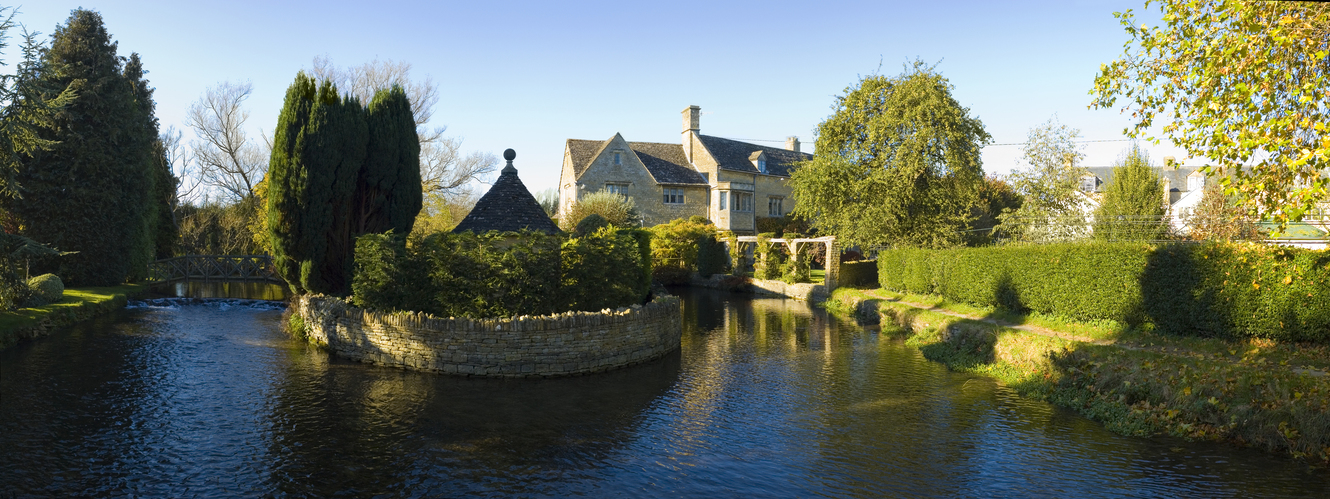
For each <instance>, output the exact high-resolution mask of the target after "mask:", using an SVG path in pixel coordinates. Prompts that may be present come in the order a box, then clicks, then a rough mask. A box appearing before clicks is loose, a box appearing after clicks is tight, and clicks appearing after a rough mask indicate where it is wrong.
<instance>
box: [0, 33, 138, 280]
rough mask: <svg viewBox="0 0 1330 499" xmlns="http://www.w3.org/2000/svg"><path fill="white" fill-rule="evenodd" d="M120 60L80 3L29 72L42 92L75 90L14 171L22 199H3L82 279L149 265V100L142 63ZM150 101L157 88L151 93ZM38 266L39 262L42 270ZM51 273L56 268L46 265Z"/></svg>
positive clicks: (121, 275) (68, 273)
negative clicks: (143, 91) (40, 145)
mask: <svg viewBox="0 0 1330 499" xmlns="http://www.w3.org/2000/svg"><path fill="white" fill-rule="evenodd" d="M134 61H135V67H134V68H130V67H127V66H125V65H123V64H122V59H121V58H120V57H118V56H117V55H116V43H115V42H113V41H112V40H111V36H110V34H109V33H107V31H106V28H105V26H104V25H103V23H102V18H101V15H100V14H98V13H96V12H93V11H88V10H83V9H79V10H75V11H73V13H71V14H70V17H69V19H68V20H67V21H66V22H65V24H64V25H61V26H57V27H56V30H55V33H54V34H53V35H52V40H51V46H50V48H48V49H46V50H44V51H42V57H41V61H40V62H39V65H38V67H37V68H36V71H35V73H34V74H33V75H32V77H31V79H30V80H28V81H27V82H24V83H23V84H25V85H32V88H34V89H37V91H47V90H44V89H50V90H53V91H60V89H67V90H69V91H71V92H72V94H65V95H66V97H65V98H64V102H63V104H64V105H63V106H62V107H61V109H60V110H59V111H58V112H56V113H55V114H54V116H52V119H51V120H50V121H51V125H52V126H50V127H46V128H43V129H41V130H40V131H39V132H38V135H39V137H40V139H41V140H43V141H44V143H45V144H47V146H48V147H46V148H45V149H37V150H32V151H31V152H30V154H29V156H28V157H26V158H24V159H23V161H22V162H21V165H20V167H19V169H18V172H17V174H16V176H15V177H16V181H17V185H19V186H20V192H19V193H20V194H21V196H22V197H21V198H15V199H9V200H7V201H6V202H5V205H6V208H7V211H8V212H9V214H10V215H11V216H13V217H14V218H15V219H16V220H17V225H18V226H19V227H20V229H21V232H22V233H23V235H25V236H27V237H30V238H32V239H34V240H37V241H40V242H43V243H46V244H50V245H52V246H54V247H57V248H59V249H61V250H65V251H77V252H78V253H76V254H72V255H68V256H65V257H62V258H60V259H59V261H58V269H56V273H57V274H58V275H60V276H61V278H62V279H64V280H65V282H66V283H68V284H71V285H75V286H87V285H113V284H118V283H121V282H124V280H125V279H126V278H128V277H132V276H133V275H135V274H138V273H139V272H141V270H139V269H137V268H136V266H138V265H139V264H142V263H146V261H147V258H150V255H147V254H145V253H144V252H145V251H147V250H148V248H150V245H149V244H148V242H149V241H151V240H152V238H151V237H150V235H149V234H148V233H147V231H148V227H149V224H148V223H146V222H145V220H146V219H147V215H148V214H147V209H146V206H148V201H149V195H150V193H151V192H152V190H153V188H154V187H153V184H154V182H153V180H152V178H153V177H152V175H151V169H150V164H151V161H150V160H149V159H148V158H150V148H151V141H150V140H145V139H144V138H143V137H144V136H145V134H146V133H147V132H146V131H145V129H147V128H148V124H149V123H150V122H151V121H152V118H151V113H152V110H151V106H150V105H148V106H143V105H140V104H139V99H137V98H136V95H135V92H136V90H135V85H136V84H137V83H136V82H135V81H131V80H137V81H138V82H141V83H143V84H144V88H146V82H142V80H141V76H142V66H141V64H139V63H138V61H137V58H135V59H134ZM146 98H147V100H148V101H150V94H149V95H147V96H146ZM34 270H35V271H36V270H38V269H34ZM40 270H43V271H45V270H48V269H40Z"/></svg>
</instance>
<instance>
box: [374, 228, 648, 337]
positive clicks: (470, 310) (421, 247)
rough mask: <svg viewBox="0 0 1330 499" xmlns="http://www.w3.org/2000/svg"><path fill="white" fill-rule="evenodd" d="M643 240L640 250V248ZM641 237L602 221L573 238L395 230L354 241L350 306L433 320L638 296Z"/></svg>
mask: <svg viewBox="0 0 1330 499" xmlns="http://www.w3.org/2000/svg"><path fill="white" fill-rule="evenodd" d="M644 245H645V247H644ZM649 252H650V240H649V238H648V236H646V235H645V234H642V233H641V232H640V231H635V230H623V231H616V230H615V229H614V228H613V227H605V228H601V229H599V230H597V231H595V232H594V233H592V234H589V235H586V236H582V237H572V238H568V237H565V236H563V235H553V236H551V235H545V234H543V233H538V232H522V233H515V232H506V233H498V232H489V233H486V234H479V235H477V234H474V233H471V232H463V233H458V234H453V233H439V234H433V235H430V236H428V237H426V238H424V239H423V240H419V241H412V244H408V242H407V240H406V238H405V237H403V236H400V235H395V234H366V235H364V236H361V237H360V238H359V239H358V240H357V241H356V265H355V273H354V278H353V280H352V290H353V291H354V296H353V298H352V303H354V304H355V305H357V306H360V307H364V308H371V309H378V310H409V311H420V312H426V313H429V314H432V315H436V316H440V317H473V318H485V317H512V316H517V315H544V314H552V313H559V312H565V311H569V310H584V311H592V310H601V309H603V308H617V307H622V306H627V305H632V304H636V303H642V302H643V301H644V300H645V299H646V296H647V294H648V293H649V292H650V277H649V276H650V274H649V272H650V267H649V265H650V261H649V260H647V261H646V262H645V265H644V260H643V255H644V254H649Z"/></svg>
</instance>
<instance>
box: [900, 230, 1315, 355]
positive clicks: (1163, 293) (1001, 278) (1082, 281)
mask: <svg viewBox="0 0 1330 499" xmlns="http://www.w3.org/2000/svg"><path fill="white" fill-rule="evenodd" d="M878 269H879V272H878V275H879V282H880V283H881V285H882V287H884V288H888V289H894V290H899V291H907V292H911V293H928V294H939V295H942V296H944V297H946V298H948V299H951V300H955V301H961V302H966V303H971V304H975V305H980V306H999V307H1002V308H1006V309H1009V310H1015V311H1025V310H1031V311H1036V312H1040V313H1045V314H1053V315H1058V316H1062V317H1066V318H1070V319H1074V320H1099V319H1107V320H1114V321H1120V322H1123V323H1125V324H1128V325H1140V324H1143V323H1146V322H1148V323H1151V324H1153V325H1154V326H1155V327H1156V329H1157V330H1159V331H1161V332H1164V333H1169V334H1177V335H1192V336H1221V337H1261V338H1272V339H1278V340H1285V341H1319V342H1327V341H1330V293H1327V292H1326V289H1327V288H1330V252H1325V251H1310V250H1297V249H1288V248H1274V247H1269V246H1262V245H1254V244H1231V243H1213V244H1201V245H1163V246H1154V245H1150V244H1144V243H1063V244H1049V245H1041V246H1008V247H987V248H967V249H953V250H919V249H901V250H889V251H883V252H880V253H879V254H878Z"/></svg>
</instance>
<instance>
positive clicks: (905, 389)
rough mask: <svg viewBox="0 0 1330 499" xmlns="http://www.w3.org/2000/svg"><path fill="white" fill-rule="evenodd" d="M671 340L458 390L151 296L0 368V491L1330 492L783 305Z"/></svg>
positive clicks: (692, 297)
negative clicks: (618, 363)
mask: <svg viewBox="0 0 1330 499" xmlns="http://www.w3.org/2000/svg"><path fill="white" fill-rule="evenodd" d="M677 292H678V293H680V294H681V296H682V298H683V301H684V314H685V321H684V324H685V331H684V335H683V341H682V348H681V349H680V350H679V352H677V353H675V354H671V355H669V356H667V357H666V358H664V359H661V360H658V361H655V362H651V363H648V364H644V365H639V366H635V367H630V368H627V369H622V370H618V371H613V372H610V373H604V374H597V375H591V376H583V377H575V378H564V379H546V380H490V379H465V378H456V377H448V376H443V375H436V374H428V373H417V372H410V371H404V370H400V369H393V368H380V367H374V366H369V365H364V364H359V363H354V362H348V361H345V360H340V359H338V358H336V357H333V356H330V355H329V354H327V353H326V352H323V351H321V350H319V349H316V348H313V347H311V346H308V345H306V344H304V343H301V342H299V341H296V340H293V339H291V338H290V337H288V336H287V335H286V334H285V333H284V332H283V331H282V330H281V327H280V318H281V314H282V310H281V307H280V305H279V304H275V303H274V302H263V301H247V300H236V299H213V300H205V301H197V300H184V299H176V300H155V301H151V302H146V303H145V302H137V303H133V304H131V307H129V308H127V309H126V310H125V311H123V312H122V313H120V314H118V315H116V316H111V317H106V318H104V319H101V320H96V321H93V322H89V323H86V324H83V325H80V326H76V327H72V328H68V329H66V330H61V331H57V332H55V333H54V334H52V335H51V336H49V337H45V338H41V339H38V340H35V341H29V342H25V343H23V344H21V345H18V346H16V347H13V348H10V349H8V350H6V351H3V352H0V497H11V496H16V497H29V496H37V497H45V496H91V497H107V496H145V497H252V496H290V497H309V496H314V497H335V496H342V497H369V496H376V497H463V496H537V497H570V496H584V497H602V496H611V497H614V496H630V497H632V496H638V497H813V496H831V497H894V496H911V497H929V496H938V497H1097V496H1101V497H1123V496H1141V497H1158V496H1175V497H1201V496H1203V497H1254V496H1279V497H1328V496H1330V474H1327V473H1326V472H1325V470H1324V469H1313V468H1310V467H1308V465H1307V464H1306V463H1303V462H1299V461H1295V460H1292V459H1288V458H1285V457H1282V456H1275V455H1271V454H1267V453H1262V452H1259V451H1254V450H1251V449H1241V448H1236V447H1232V446H1229V445H1224V444H1215V443H1204V442H1187V441H1184V440H1180V439H1172V438H1155V439H1141V438H1131V437H1124V436H1119V435H1115V434H1112V433H1109V432H1107V431H1106V430H1104V429H1103V428H1102V427H1101V426H1099V425H1098V424H1096V423H1094V422H1092V421H1089V420H1086V419H1084V418H1082V417H1080V416H1078V415H1076V414H1075V413H1072V412H1070V411H1065V410H1061V409H1058V408H1055V407H1052V406H1049V405H1048V404H1044V403H1040V402H1033V401H1030V400H1026V399H1022V398H1020V397H1019V396H1017V395H1016V394H1014V393H1013V392H1012V391H1011V390H1009V389H1007V388H1005V387H1003V386H1001V385H999V384H997V383H995V382H994V381H992V380H990V379H987V378H984V377H979V376H973V375H968V374H962V373H954V372H949V371H948V370H947V369H946V368H945V367H943V366H941V365H939V364H936V363H933V362H929V361H928V360H926V359H924V358H923V357H922V356H921V355H920V353H919V352H918V351H917V350H915V349H913V348H910V347H906V346H904V345H903V344H901V343H900V342H899V341H896V340H890V339H886V338H883V337H880V336H879V335H878V334H877V333H875V332H873V331H871V330H864V329H863V328H861V327H858V326H856V325H854V324H853V323H846V322H842V321H839V320H837V319H835V318H833V317H830V316H828V315H827V314H826V313H824V312H822V311H820V310H815V309H812V308H810V307H809V306H807V305H806V304H804V303H802V302H798V301H794V300H784V299H770V298H753V297H751V296H743V295H731V294H725V293H721V292H715V291H709V290H690V289H683V290H678V291H677Z"/></svg>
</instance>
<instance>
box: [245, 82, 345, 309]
mask: <svg viewBox="0 0 1330 499" xmlns="http://www.w3.org/2000/svg"><path fill="white" fill-rule="evenodd" d="M316 88H317V89H316ZM368 136H369V133H368V128H367V124H366V122H365V116H364V108H363V106H361V104H360V101H359V100H357V99H355V98H353V97H347V98H342V97H340V96H339V95H338V92H337V87H335V86H333V85H332V83H329V82H324V83H323V84H322V85H319V86H317V87H316V84H315V82H314V80H313V79H310V78H309V77H308V76H305V74H304V73H303V72H302V73H300V74H298V75H297V76H296V81H295V82H294V83H293V84H292V85H291V87H290V88H289V89H288V90H287V94H286V103H285V105H284V106H283V108H282V112H281V114H280V115H279V117H278V126H277V132H276V137H275V140H274V142H273V154H272V158H271V160H270V161H269V164H268V175H269V186H268V189H269V191H268V227H269V231H270V233H269V236H270V240H271V241H272V245H273V252H274V255H273V256H274V259H275V260H276V264H277V270H278V272H279V273H281V275H282V277H283V278H284V279H286V281H287V282H288V283H290V284H291V285H292V287H293V288H294V291H296V292H312V293H325V294H339V295H340V294H345V293H346V292H347V291H348V290H349V289H350V270H351V255H352V252H353V251H354V249H355V247H354V241H353V239H352V236H353V232H352V225H351V218H352V208H353V206H354V203H353V202H351V199H352V196H353V194H355V192H356V184H357V180H358V178H359V176H360V170H361V167H362V166H363V165H364V162H365V147H366V144H367V142H368Z"/></svg>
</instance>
